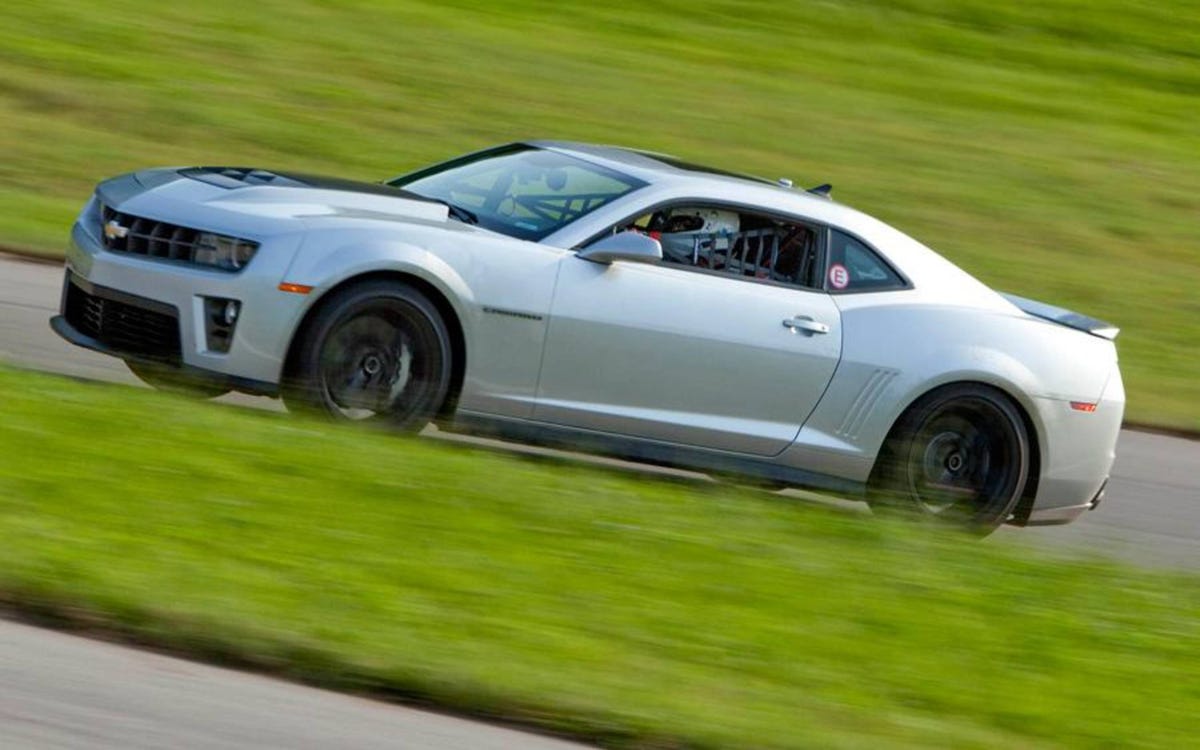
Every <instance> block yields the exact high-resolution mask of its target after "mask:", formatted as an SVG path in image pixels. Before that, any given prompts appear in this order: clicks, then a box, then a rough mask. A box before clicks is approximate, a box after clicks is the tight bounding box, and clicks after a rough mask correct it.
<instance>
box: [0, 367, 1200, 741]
mask: <svg viewBox="0 0 1200 750" xmlns="http://www.w3.org/2000/svg"><path fill="white" fill-rule="evenodd" d="M0 392H2V393H5V394H7V395H6V397H5V403H4V419H3V420H0V456H4V457H5V459H6V460H3V461H0V539H3V540H4V543H3V544H0V605H4V604H13V605H15V606H17V607H19V608H20V609H21V610H22V611H24V612H30V611H33V612H37V613H41V614H43V615H46V614H50V615H52V616H55V617H57V618H61V619H60V620H59V621H60V622H65V623H67V624H71V625H75V626H80V625H82V626H83V627H87V628H92V629H96V630H99V631H101V632H105V631H107V632H110V633H116V634H119V635H122V636H125V637H127V638H131V639H133V640H134V641H136V642H139V643H148V644H155V645H159V646H163V647H167V648H172V649H178V650H181V651H183V652H185V653H188V654H193V655H201V656H207V657H209V658H217V659H226V660H232V661H234V662H235V663H238V664H244V665H252V666H255V667H258V668H261V669H267V670H270V671H273V672H279V673H284V674H287V675H289V676H292V677H296V678H300V679H305V680H309V681H313V682H317V683H319V684H324V685H330V686H334V687H339V688H342V689H350V690H355V689H358V690H374V691H378V692H380V693H382V694H385V695H390V696H394V697H404V698H408V699H415V700H420V701H425V702H432V703H434V704H435V705H438V706H440V707H443V708H447V709H453V710H457V711H462V712H468V713H473V714H476V715H484V716H490V717H503V718H506V719H509V720H514V721H521V722H524V723H529V724H534V725H537V726H541V727H544V728H549V729H554V730H557V731H561V732H567V733H570V734H572V735H574V736H579V737H582V738H585V739H592V740H597V741H602V742H603V743H604V745H605V746H607V747H628V748H633V747H637V748H656V749H659V750H665V749H666V748H709V749H714V748H739V749H741V748H796V747H804V748H808V747H819V748H878V747H895V748H907V747H911V748H955V750H960V749H962V748H1051V747H1089V748H1102V747H1107V748H1135V747H1142V748H1182V747H1189V746H1194V745H1195V736H1196V735H1195V728H1196V717H1197V715H1198V713H1200V682H1197V681H1196V679H1195V667H1196V654H1197V653H1200V624H1198V623H1200V578H1198V577H1197V576H1195V575H1194V574H1191V573H1188V574H1170V573H1165V572H1161V571H1148V570H1138V569H1134V568H1130V567H1126V566H1120V565H1116V564H1109V563H1104V562H1099V561H1084V560H1079V559H1068V558H1066V556H1065V555H1064V556H1062V557H1061V559H1053V558H1050V557H1048V556H1046V555H1045V554H1043V553H1035V552H1033V551H1032V550H1029V549H1022V548H1020V547H1015V546H1013V545H1011V544H1001V543H993V542H994V541H995V540H992V541H982V542H981V541H977V540H974V539H972V538H969V537H966V536H965V535H962V534H959V533H953V532H947V531H945V530H942V531H941V532H940V533H939V531H938V530H937V529H932V528H929V527H926V526H921V525H918V524H899V523H888V522H886V521H884V520H882V519H877V518H872V517H870V516H869V515H862V514H857V513H848V512H845V511H839V510H833V509H830V508H827V507H822V506H818V505H816V504H812V503H805V502H799V501H796V500H795V499H787V498H784V497H780V496H778V495H768V494H766V493H762V492H751V491H746V490H739V489H736V488H733V487H730V486H728V485H718V484H705V483H697V482H678V481H674V482H672V481H665V480H660V479H654V478H650V477H647V476H644V475H642V476H640V475H635V474H630V473H628V472H615V471H604V470H601V469H596V468H583V467H581V466H579V465H571V464H568V463H564V462H546V461H537V462H535V461H532V460H529V459H522V458H518V457H515V456H513V455H511V454H504V453H491V452H486V451H481V450H477V449H473V448H468V447H466V446H462V445H452V444H448V443H445V442H441V441H432V440H416V439H411V438H404V437H396V436H390V435H382V434H377V433H373V432H370V431H367V432H364V431H356V430H350V429H346V428H345V427H344V426H341V427H339V426H336V425H329V424H323V423H315V422H306V421H304V420H301V419H297V418H294V417H288V416H285V415H280V414H274V413H267V412H263V411H257V410H251V409H241V408H234V407H229V406H226V407H221V406H217V405H201V404H194V403H189V402H186V401H183V400H179V399H174V398H170V397H168V396H165V395H163V394H158V393H152V392H149V391H147V390H144V389H136V390H135V389H130V388H125V387H119V386H109V385H101V384H84V383H78V382H72V381H70V380H68V379H65V378H60V377H52V376H47V375H39V374H35V373H25V372H19V371H13V370H9V369H6V368H3V367H0ZM147 425H154V426H155V427H154V429H147ZM397 741H398V742H403V741H402V740H397Z"/></svg>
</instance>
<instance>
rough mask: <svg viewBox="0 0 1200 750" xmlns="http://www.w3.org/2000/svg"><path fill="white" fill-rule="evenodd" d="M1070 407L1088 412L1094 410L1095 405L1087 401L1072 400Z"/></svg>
mask: <svg viewBox="0 0 1200 750" xmlns="http://www.w3.org/2000/svg"><path fill="white" fill-rule="evenodd" d="M1071 408H1072V409H1074V410H1075V411H1082V412H1087V413H1088V414H1091V413H1092V412H1094V411H1096V405H1095V404H1091V403H1088V402H1087V401H1072V402H1071Z"/></svg>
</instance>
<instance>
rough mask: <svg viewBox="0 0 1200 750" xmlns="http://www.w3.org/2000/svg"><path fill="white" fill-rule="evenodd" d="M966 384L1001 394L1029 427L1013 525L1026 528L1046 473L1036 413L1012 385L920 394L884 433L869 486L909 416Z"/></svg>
mask: <svg viewBox="0 0 1200 750" xmlns="http://www.w3.org/2000/svg"><path fill="white" fill-rule="evenodd" d="M962 385H969V386H979V387H983V388H987V389H989V390H992V391H994V392H996V393H998V394H1000V395H1001V396H1002V397H1003V398H1004V399H1005V400H1007V401H1008V402H1009V403H1010V404H1011V405H1012V406H1013V408H1014V409H1015V410H1016V412H1017V414H1018V415H1019V416H1020V417H1021V422H1022V426H1023V427H1024V428H1025V433H1026V436H1027V437H1028V439H1029V471H1028V473H1027V475H1026V478H1025V486H1024V487H1023V488H1022V490H1021V499H1020V500H1019V501H1018V502H1017V505H1016V507H1015V508H1014V509H1013V523H1016V524H1017V525H1024V523H1025V522H1026V521H1027V520H1028V519H1029V514H1030V511H1031V510H1032V508H1033V502H1034V499H1035V498H1036V497H1037V489H1038V482H1039V479H1040V477H1041V473H1042V435H1041V431H1040V430H1039V428H1038V424H1037V422H1036V421H1035V420H1034V418H1033V411H1032V410H1031V409H1030V407H1029V404H1028V403H1026V401H1025V400H1024V399H1022V398H1020V397H1019V396H1017V395H1015V393H1014V391H1015V390H1016V389H1014V388H1012V387H1011V386H1010V385H1008V384H1000V383H996V382H990V381H988V380H983V379H978V378H959V379H952V380H947V381H945V382H941V383H937V384H936V385H932V386H930V387H928V388H926V389H924V390H923V391H921V392H920V393H918V394H916V395H915V396H914V397H912V398H911V399H909V400H908V402H907V403H906V404H905V405H904V408H903V409H900V410H899V412H898V413H897V414H896V417H895V418H894V419H893V420H892V423H891V425H890V426H889V427H888V430H887V432H886V433H885V434H884V438H883V443H882V444H881V445H880V448H879V451H878V452H877V453H876V454H875V460H874V462H873V463H872V465H871V472H870V474H869V477H868V480H867V483H868V485H870V484H871V483H873V482H875V481H876V479H877V472H879V471H880V468H881V465H882V464H883V462H884V459H885V452H886V450H887V446H888V444H889V443H890V442H891V440H892V438H894V437H895V435H896V430H897V429H898V427H899V425H900V423H901V422H903V421H904V418H905V417H906V416H907V415H908V413H909V412H911V411H912V409H913V408H914V407H915V406H916V405H917V404H918V403H920V402H921V401H923V400H924V399H925V398H926V397H928V396H929V395H931V394H933V393H936V392H938V391H940V390H944V389H947V388H952V387H957V386H962Z"/></svg>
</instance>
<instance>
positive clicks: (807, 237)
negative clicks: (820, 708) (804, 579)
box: [51, 141, 1125, 533]
mask: <svg viewBox="0 0 1200 750" xmlns="http://www.w3.org/2000/svg"><path fill="white" fill-rule="evenodd" d="M829 193H830V189H829V186H828V185H822V186H820V187H818V188H812V189H809V190H803V189H799V188H794V187H793V186H792V184H791V183H790V182H789V181H787V180H779V181H778V182H771V181H766V180H760V179H756V178H752V177H745V176H741V175H736V174H731V173H727V172H723V171H720V170H716V169H710V168H706V167H701V166H697V165H694V164H689V163H686V162H683V161H680V160H678V159H675V158H672V157H668V156H663V155H660V154H652V153H646V152H641V151H634V150H627V149H622V148H615V147H609V146H593V145H587V144H579V143H561V142H546V141H530V142H523V143H514V144H509V145H505V146H500V147H497V148H492V149H488V150H485V151H480V152H477V153H472V154H468V155H466V156H462V157H459V158H456V159H453V160H451V161H447V162H444V163H441V164H437V165H435V166H431V167H428V168H426V169H422V170H419V171H416V172H413V173H411V174H407V175H404V176H402V177H397V178H395V179H392V180H388V181H387V182H384V183H361V182H354V181H350V180H343V179H336V178H328V177H317V176H312V175H307V174H297V173H291V172H277V171H268V170H264V169H252V168H241V167H187V168H162V169H148V170H144V171H139V172H134V173H131V174H126V175H123V176H120V177H115V178H112V179H110V180H106V181H104V182H101V183H100V184H99V185H98V186H97V188H96V191H95V194H94V196H93V197H92V198H91V200H90V201H89V202H88V203H87V205H86V206H85V207H84V209H83V212H82V214H81V215H80V216H79V219H78V221H77V222H76V223H75V225H74V227H73V230H72V233H71V243H70V246H69V249H68V252H67V264H66V275H65V279H64V283H63V294H62V306H61V314H60V315H58V316H56V317H54V318H53V319H52V320H51V325H52V327H53V328H54V330H55V331H57V332H58V333H59V334H60V335H61V336H63V337H64V338H66V339H67V340H68V341H70V342H72V343H74V344H78V345H79V346H83V347H87V348H89V349H94V350H96V351H100V352H104V353H107V354H111V355H113V356H116V357H120V358H121V359H123V360H125V361H126V362H127V363H128V365H129V367H130V369H132V370H133V372H134V373H136V374H137V375H138V376H139V377H141V378H142V379H144V380H145V381H147V382H149V383H150V384H152V385H155V386H158V387H162V388H167V389H172V390H180V391H185V392H188V393H193V394H198V395H202V396H214V395H217V394H220V393H223V392H225V391H228V390H238V391H246V392H249V393H255V394H266V395H270V396H279V397H282V399H283V400H284V402H285V403H286V404H287V406H288V408H289V409H292V410H300V411H305V412H315V413H319V414H324V415H328V416H331V417H334V418H337V419H345V420H363V421H373V422H379V423H383V424H386V425H390V426H392V427H394V428H396V429H398V430H418V429H420V428H422V427H423V426H425V425H426V424H428V423H429V422H430V421H435V422H436V423H437V424H438V425H439V426H440V427H441V428H442V429H444V430H449V431H462V432H471V433H485V434H493V435H499V436H502V437H506V438H509V439H516V440H520V441H526V442H538V443H548V444H559V445H567V446H571V447H574V448H576V449H581V450H587V451H594V452H602V453H608V454H613V455H617V456H622V457H625V458H630V459H635V460H645V461H651V462H656V463H667V464H672V465H677V466H684V467H689V468H693V469H699V470H701V471H707V472H711V473H713V474H717V475H722V476H734V477H740V478H743V479H745V480H746V481H748V482H761V483H771V484H775V485H784V486H786V485H799V486H807V487H814V488H818V489H827V490H832V491H835V492H838V493H841V494H844V495H850V496H854V497H859V498H864V499H866V500H868V501H869V502H870V503H871V504H872V506H873V507H874V508H876V509H879V510H882V511H894V512H902V513H906V514H909V515H912V516H914V517H918V518H927V519H934V520H936V521H938V522H948V523H953V524H956V525H960V526H963V527H965V528H968V529H971V530H973V531H976V532H981V533H986V532H988V531H991V530H992V529H994V528H996V527H997V526H998V525H1000V524H1002V523H1005V522H1008V523H1013V524H1017V525H1026V524H1050V523H1065V522H1067V521H1070V520H1072V519H1074V518H1075V517H1076V516H1078V515H1079V514H1080V513H1081V512H1083V511H1084V510H1087V509H1090V508H1093V507H1095V506H1096V505H1097V503H1099V501H1100V499H1101V497H1102V495H1103V493H1104V488H1105V484H1106V482H1107V479H1108V474H1109V470H1110V468H1111V465H1112V461H1113V456H1114V450H1115V445H1116V441H1117V434H1118V431H1119V428H1120V424H1121V417H1122V412H1123V410H1124V401H1125V394H1124V389H1123V387H1122V383H1121V375H1120V372H1119V370H1118V366H1117V354H1116V348H1115V346H1114V343H1113V340H1114V339H1115V338H1116V335H1117V329H1116V328H1114V327H1113V326H1111V325H1109V324H1107V323H1104V322H1101V321H1099V320H1095V319H1092V318H1089V317H1086V316H1083V315H1080V314H1077V313H1073V312H1070V311H1067V310H1063V309H1060V308H1056V307H1052V306H1050V305H1046V304H1042V303H1038V302H1034V301H1032V300H1027V299H1023V298H1020V297H1015V296H1010V295H1004V294H1000V293H997V292H995V291H993V290H992V289H990V288H988V287H987V286H985V285H984V284H983V283H981V282H979V281H978V280H976V279H975V278H973V277H972V276H970V275H969V274H967V273H966V272H964V271H963V270H961V269H959V268H958V267H956V266H955V265H954V264H952V263H951V262H949V261H948V260H946V259H945V258H943V257H942V256H940V255H938V254H937V253H935V252H933V251H932V250H930V249H929V248H927V247H925V246H924V245H922V244H920V243H919V242H917V241H915V240H913V239H912V238H910V237H908V236H906V235H905V234H903V233H901V232H900V231H898V230H896V229H894V228H892V227H890V226H888V225H886V224H884V223H882V222H880V221H878V220H876V219H873V218H871V217H869V216H867V215H865V214H862V213H860V212H858V211H855V210H853V209H851V208H848V207H847V206H845V205H842V204H840V203H837V202H835V201H833V200H832V199H831V198H830V194H829Z"/></svg>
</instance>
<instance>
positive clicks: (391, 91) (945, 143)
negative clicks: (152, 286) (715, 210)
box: [0, 0, 1200, 429]
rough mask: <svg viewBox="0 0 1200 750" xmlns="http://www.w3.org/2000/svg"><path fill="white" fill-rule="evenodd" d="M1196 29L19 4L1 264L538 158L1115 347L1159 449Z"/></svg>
mask: <svg viewBox="0 0 1200 750" xmlns="http://www.w3.org/2000/svg"><path fill="white" fill-rule="evenodd" d="M1198 38H1200V5H1197V4H1196V3H1195V2H1186V3H1174V2H1151V3H1139V4H1130V3H1123V2H1116V0H1097V1H1096V2H1081V1H1080V0H1049V2H1042V3H1036V4H1021V3H1005V4H997V3H993V2H990V1H986V0H954V1H953V2H950V1H949V0H940V1H939V0H902V1H901V2H892V1H890V0H889V2H871V1H868V0H863V1H860V2H845V1H832V2H807V3H804V2H796V3H759V2H749V1H746V2H736V1H733V0H726V1H724V2H700V3H694V2H686V3H684V2H665V3H654V4H649V5H647V4H641V3H620V4H618V5H615V6H614V5H612V4H603V3H602V4H595V3H578V2H559V3H545V2H534V1H533V0H521V1H519V2H511V3H494V2H487V3H476V2H449V3H447V2H437V3H434V2H405V3H400V2H371V3H364V2H319V1H316V0H312V1H309V2H304V1H302V0H287V2H283V0H274V1H272V0H267V1H264V2H258V3H245V2H231V1H229V0H215V1H214V2H210V3H204V4H200V5H196V4H191V5H187V6H176V5H172V4H170V3H154V2H149V0H113V1H112V2H105V3H90V2H83V1H82V0H37V2H33V0H17V2H16V3H15V4H13V3H8V4H6V5H5V7H4V9H3V10H0V149H2V152H3V154H4V158H3V159H0V205H2V206H3V210H0V244H4V243H8V244H20V245H26V246H29V247H32V248H37V249H40V250H42V251H44V252H48V253H57V252H59V248H60V247H61V245H62V244H63V242H64V239H65V236H66V230H67V226H68V224H69V223H70V220H71V218H72V216H73V214H74V212H75V211H76V210H77V209H78V207H79V206H80V205H81V204H82V202H83V201H84V199H85V198H86V196H87V195H88V192H89V190H90V188H91V186H92V184H93V183H94V182H95V181H96V180H98V179H100V178H102V177H105V176H108V175H111V174H114V173H118V172H123V171H128V170H131V169H134V168H138V167H141V166H146V165H157V164H170V163H181V164H199V163H222V164H228V163H234V164H256V165H264V166H275V167H289V168H298V169H306V170H318V171H324V172H334V173H338V174H343V175H347V176H352V177H359V178H371V179H379V178H383V177H386V176H390V175H393V174H397V173H400V172H403V171H406V170H408V169H410V168H412V167H415V166H417V165H421V164H424V163H426V162H429V161H431V160H434V159H438V158H442V157H447V156H450V155H453V154H456V153H459V152H462V151H465V150H468V149H472V148H477V147H482V146H484V145H487V144H492V143H496V142H502V141H506V140H512V139H517V138H525V137H530V136H553V137H565V138H578V139H587V140H597V141H601V142H619V143H623V144H629V145H635V146H639V147H643V148H649V149H655V150H661V151H667V152H673V153H676V154H679V155H682V156H685V157H688V158H691V159H694V160H699V161H707V162H711V163H714V164H717V165H721V166H725V167H727V168H733V169H738V170H744V171H750V172H756V173H761V174H764V175H767V176H771V177H775V176H779V175H785V176H789V177H792V178H795V179H796V181H797V182H798V183H799V184H805V185H808V184H816V183H819V182H823V181H830V182H832V183H833V184H834V185H835V186H836V189H835V193H834V194H835V196H837V197H839V198H840V199H842V200H845V201H847V202H849V203H851V204H852V205H855V206H857V207H859V208H862V209H864V210H866V211H868V212H870V213H874V214H876V215H879V216H881V217H882V218H884V219H887V220H890V221H892V222H893V223H895V224H897V225H898V226H900V227H901V228H903V229H905V230H907V231H909V232H910V233H912V234H914V235H915V236H917V237H918V238H920V239H922V240H924V241H925V242H926V243H927V244H930V245H931V246H933V247H934V248H936V249H938V250H940V251H942V252H943V253H944V254H946V255H947V256H949V257H950V258H952V259H953V260H955V261H956V262H958V263H959V264H960V265H962V266H964V267H965V268H967V269H968V270H970V271H972V272H973V273H975V274H976V275H978V276H979V277H981V278H982V279H983V280H985V281H986V282H988V283H990V284H992V285H994V286H996V287H998V288H1001V289H1006V290H1011V291H1015V292H1018V293H1020V294H1023V295H1026V296H1033V297H1037V298H1042V299H1045V300H1046V301H1049V302H1053V303H1056V304H1060V305H1065V306H1068V307H1072V308H1076V309H1079V310H1080V311H1081V312H1085V313H1088V314H1091V315H1094V316H1098V317H1102V318H1106V319H1111V320H1112V321H1114V322H1116V323H1117V324H1119V325H1120V326H1121V327H1122V328H1123V329H1124V333H1123V334H1122V337H1121V339H1120V348H1121V353H1122V356H1123V362H1124V372H1125V375H1126V380H1127V384H1128V386H1129V394H1130V402H1129V409H1128V416H1129V417H1130V418H1131V419H1133V420H1136V421H1140V422H1147V423H1156V424H1159V425H1164V426H1174V427H1184V428H1191V429H1200V294H1197V291H1196V290H1197V288H1198V287H1200V221H1197V217H1198V216H1200V128H1197V127H1196V123H1197V122H1198V121H1200V52H1198V51H1197V50H1198V49H1200V46H1198V45H1197V44H1196V39H1198Z"/></svg>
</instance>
